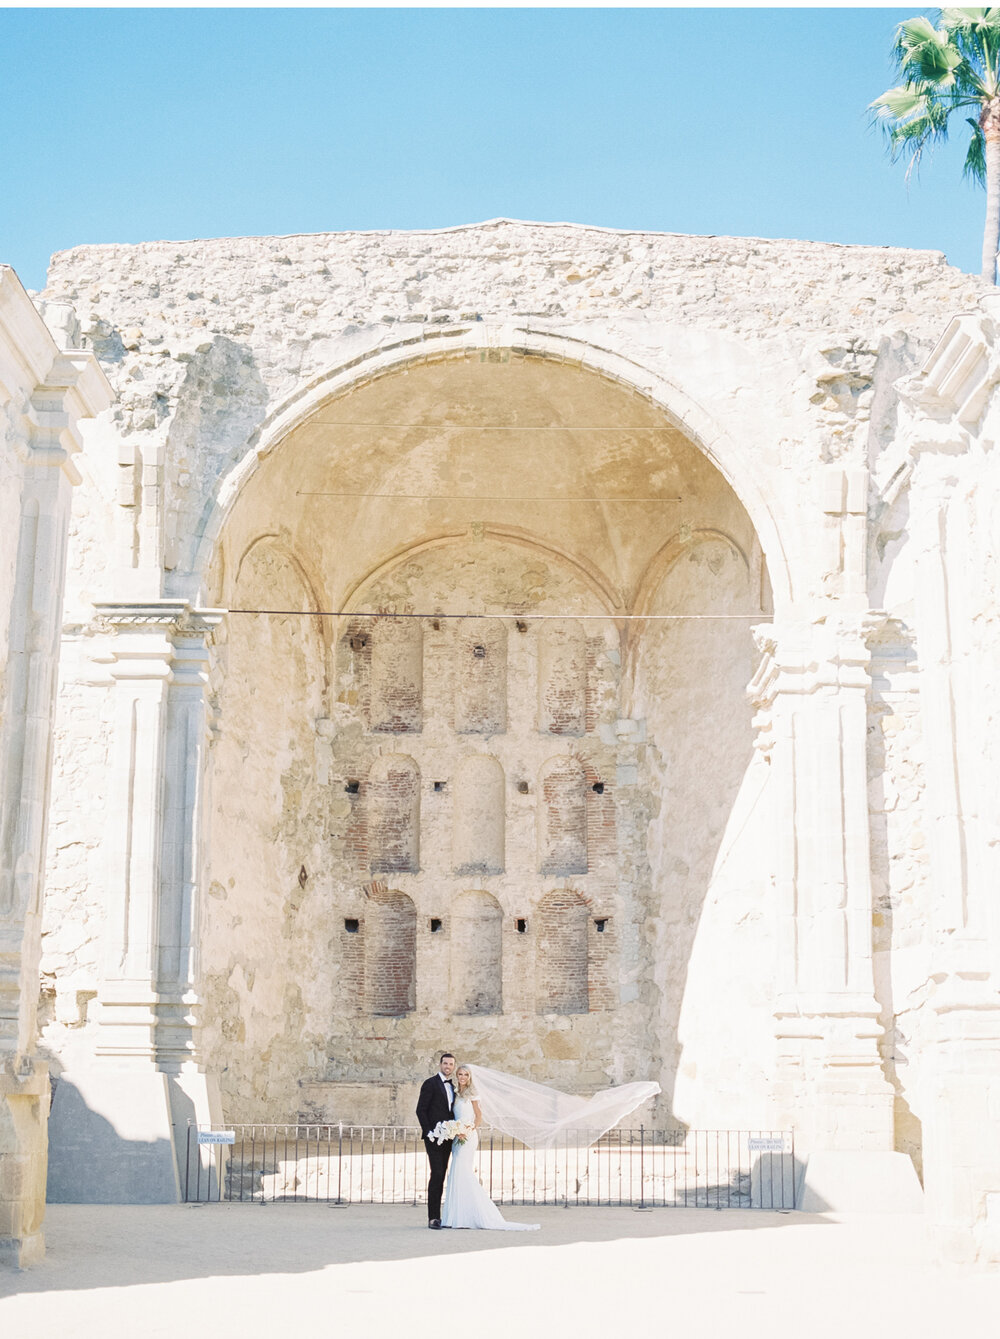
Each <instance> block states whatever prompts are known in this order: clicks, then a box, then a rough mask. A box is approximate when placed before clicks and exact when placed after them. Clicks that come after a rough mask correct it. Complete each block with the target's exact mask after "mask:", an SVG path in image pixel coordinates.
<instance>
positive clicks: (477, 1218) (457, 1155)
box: [441, 1097, 540, 1232]
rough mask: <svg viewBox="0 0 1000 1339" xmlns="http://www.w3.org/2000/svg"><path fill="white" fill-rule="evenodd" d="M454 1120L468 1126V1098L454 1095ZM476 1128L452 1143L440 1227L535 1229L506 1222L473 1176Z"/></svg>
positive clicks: (472, 1116)
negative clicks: (460, 1139)
mask: <svg viewBox="0 0 1000 1339" xmlns="http://www.w3.org/2000/svg"><path fill="white" fill-rule="evenodd" d="M454 1111H455V1120H460V1121H462V1122H464V1123H467V1124H469V1125H471V1124H472V1123H473V1122H474V1121H475V1119H476V1113H475V1111H474V1110H473V1107H472V1102H471V1101H470V1099H469V1098H468V1097H456V1098H455V1106H454ZM478 1151H479V1131H478V1130H473V1131H472V1133H471V1134H470V1135H469V1137H468V1138H467V1139H466V1141H465V1143H464V1144H463V1143H459V1141H458V1140H457V1139H456V1140H455V1142H454V1143H453V1144H452V1146H451V1158H450V1159H449V1162H448V1181H447V1183H446V1185H445V1188H444V1204H443V1206H442V1209H441V1226H442V1227H481V1228H486V1229H490V1230H493V1231H495V1232H535V1231H537V1229H538V1227H539V1226H540V1224H538V1223H508V1222H507V1221H506V1219H505V1218H504V1216H503V1214H502V1213H501V1212H500V1210H499V1209H498V1208H497V1206H496V1205H495V1204H494V1203H493V1201H492V1200H491V1199H490V1197H489V1195H487V1193H486V1191H485V1190H484V1189H483V1187H482V1183H481V1182H480V1180H479V1177H478V1176H477V1175H476V1154H477V1153H478Z"/></svg>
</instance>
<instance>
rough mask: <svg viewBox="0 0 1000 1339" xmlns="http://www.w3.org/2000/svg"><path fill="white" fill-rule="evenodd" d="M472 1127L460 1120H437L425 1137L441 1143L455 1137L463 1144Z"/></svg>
mask: <svg viewBox="0 0 1000 1339" xmlns="http://www.w3.org/2000/svg"><path fill="white" fill-rule="evenodd" d="M474 1128H475V1127H474V1126H472V1125H469V1124H467V1122H465V1121H462V1120H439V1121H438V1123H437V1125H435V1126H434V1129H433V1130H431V1131H430V1133H429V1134H428V1136H427V1138H428V1139H430V1140H432V1141H433V1142H434V1143H435V1144H443V1143H444V1142H445V1140H446V1139H457V1140H458V1141H459V1143H461V1144H464V1143H465V1141H466V1139H468V1137H469V1135H470V1134H471V1133H472V1131H473V1129H474Z"/></svg>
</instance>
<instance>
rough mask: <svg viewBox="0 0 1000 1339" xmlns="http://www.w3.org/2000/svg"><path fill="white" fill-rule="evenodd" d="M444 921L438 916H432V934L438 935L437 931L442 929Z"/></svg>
mask: <svg viewBox="0 0 1000 1339" xmlns="http://www.w3.org/2000/svg"><path fill="white" fill-rule="evenodd" d="M443 923H444V922H443V921H441V920H439V919H438V917H437V916H432V917H431V934H432V935H436V934H437V932H438V931H439V930H440V929H441V926H442V925H443Z"/></svg>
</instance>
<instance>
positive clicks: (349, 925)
mask: <svg viewBox="0 0 1000 1339" xmlns="http://www.w3.org/2000/svg"><path fill="white" fill-rule="evenodd" d="M360 928H361V922H360V921H357V920H355V919H354V918H353V916H346V917H345V918H344V929H345V930H346V931H347V933H348V934H349V935H356V934H357V933H358V930H359V929H360Z"/></svg>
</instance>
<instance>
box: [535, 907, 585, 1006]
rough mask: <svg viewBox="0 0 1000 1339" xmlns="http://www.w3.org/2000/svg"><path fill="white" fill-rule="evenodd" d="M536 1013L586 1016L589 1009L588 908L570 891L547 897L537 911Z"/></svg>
mask: <svg viewBox="0 0 1000 1339" xmlns="http://www.w3.org/2000/svg"><path fill="white" fill-rule="evenodd" d="M537 919H538V945H537V949H536V957H535V1011H536V1012H537V1013H540V1014H585V1013H587V1012H588V1011H589V1009H590V995H589V986H588V973H587V922H588V912H587V904H586V902H585V901H584V900H583V898H582V897H581V896H580V895H579V893H576V892H574V891H573V890H572V889H571V888H560V889H557V890H556V891H555V892H551V893H546V895H545V896H544V897H543V898H542V900H541V902H540V904H539V907H538V918H537Z"/></svg>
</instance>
